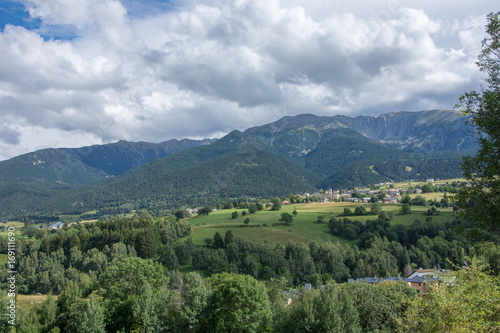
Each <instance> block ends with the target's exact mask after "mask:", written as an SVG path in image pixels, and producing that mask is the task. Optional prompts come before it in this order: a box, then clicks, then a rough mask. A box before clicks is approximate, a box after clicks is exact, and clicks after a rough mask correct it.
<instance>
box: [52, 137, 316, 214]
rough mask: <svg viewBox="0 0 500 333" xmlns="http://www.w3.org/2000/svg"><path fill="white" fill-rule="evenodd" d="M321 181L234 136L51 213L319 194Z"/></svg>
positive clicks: (92, 190) (84, 192) (86, 193)
mask: <svg viewBox="0 0 500 333" xmlns="http://www.w3.org/2000/svg"><path fill="white" fill-rule="evenodd" d="M321 179H322V177H321V176H319V175H317V174H316V173H314V172H311V171H309V170H307V169H305V168H303V167H301V166H300V165H297V164H295V163H293V162H291V161H290V160H288V159H287V158H286V157H284V156H281V155H279V154H278V153H276V152H273V150H272V149H269V147H266V146H262V145H260V144H258V143H255V142H253V140H252V139H251V138H248V137H247V136H246V135H244V134H243V133H241V132H238V131H233V132H231V133H230V134H228V135H227V136H225V137H224V138H222V139H220V140H218V141H216V142H214V143H213V144H211V145H209V146H203V147H195V148H192V149H189V150H186V151H183V152H179V153H177V154H174V155H171V156H168V157H165V158H162V159H158V160H155V161H153V162H151V163H149V164H146V165H144V166H141V167H138V168H135V169H133V170H131V171H129V172H126V173H124V174H122V175H120V176H118V177H115V178H113V179H108V180H106V181H103V182H99V183H96V184H93V185H90V186H88V187H85V188H82V189H78V190H75V191H72V192H70V193H65V194H64V195H62V196H58V197H57V198H54V199H53V200H50V201H49V202H47V203H46V205H45V207H46V208H47V209H53V210H67V209H69V207H75V205H76V206H78V207H83V208H85V207H87V208H90V207H99V206H101V207H102V206H103V205H106V204H111V203H113V205H116V204H123V203H127V202H131V201H134V200H140V199H144V198H148V200H161V201H162V202H163V204H166V205H171V206H173V207H175V205H184V204H186V202H190V201H192V199H190V198H191V197H204V198H234V197H241V196H248V197H265V196H269V195H271V196H275V195H281V194H283V193H289V192H303V191H313V190H314V186H313V185H312V184H315V183H317V182H318V181H320V180H321Z"/></svg>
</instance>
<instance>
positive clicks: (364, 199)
mask: <svg viewBox="0 0 500 333" xmlns="http://www.w3.org/2000/svg"><path fill="white" fill-rule="evenodd" d="M370 201H372V198H371V197H364V198H363V202H366V203H368V202H370Z"/></svg>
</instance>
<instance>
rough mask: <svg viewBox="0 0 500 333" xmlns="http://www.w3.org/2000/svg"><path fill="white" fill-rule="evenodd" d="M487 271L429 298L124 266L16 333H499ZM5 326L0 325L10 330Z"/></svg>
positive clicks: (463, 273)
mask: <svg viewBox="0 0 500 333" xmlns="http://www.w3.org/2000/svg"><path fill="white" fill-rule="evenodd" d="M485 268H486V266H484V265H483V264H481V263H480V262H479V261H477V260H475V259H473V260H472V262H471V265H470V266H469V267H464V268H461V269H459V270H458V271H456V273H455V274H454V275H453V276H451V277H449V279H447V280H446V281H441V282H440V283H439V286H436V287H434V288H432V289H431V291H430V292H428V293H427V294H425V295H424V296H423V297H422V296H420V295H418V294H417V293H416V292H415V290H413V289H412V288H411V287H409V286H408V284H406V283H404V282H393V281H384V282H383V283H380V284H378V285H376V286H372V285H370V284H367V283H364V282H352V283H344V284H340V285H337V284H336V283H335V282H334V281H330V282H328V283H327V284H326V285H325V286H322V287H317V288H313V289H312V290H305V289H304V288H303V287H301V288H298V289H290V288H289V287H288V286H287V283H286V281H284V280H283V279H271V280H269V281H267V283H266V284H264V283H263V282H259V281H257V280H255V279H254V278H252V277H250V276H248V275H239V274H234V273H223V274H217V275H214V276H212V277H211V278H209V279H206V280H205V279H203V278H202V277H201V276H200V275H199V274H198V273H196V272H192V273H186V274H184V275H180V274H179V273H178V272H169V274H168V275H169V276H168V277H167V276H165V275H163V273H162V272H160V270H159V266H158V265H157V264H155V263H153V262H152V261H150V260H144V259H140V258H126V259H124V260H123V261H121V262H119V263H118V264H117V265H116V266H114V267H109V268H108V269H107V270H106V271H105V272H104V274H103V275H102V276H101V278H100V279H99V280H98V281H96V283H89V281H88V280H81V281H80V282H79V283H77V284H71V285H68V286H67V287H66V289H65V290H64V291H63V293H62V294H61V295H60V296H59V297H58V299H57V301H56V300H55V298H53V297H48V298H47V300H46V301H45V302H44V303H42V304H41V305H39V306H36V307H34V308H32V309H30V310H26V309H18V311H17V312H18V313H17V324H16V327H17V332H72V333H74V332H76V333H79V332H102V333H104V332H265V331H273V332H375V331H377V332H395V331H400V332H496V331H498V328H499V327H500V310H499V307H498V304H500V278H499V277H498V276H494V275H490V274H488V273H487V272H486V271H485V270H484V269H485ZM128 271H130V272H133V274H126V272H128ZM140 271H144V272H147V274H145V275H144V276H141V275H140V274H137V273H138V272H140ZM112 281H114V283H111V282H112ZM110 283H111V285H108V284H110ZM1 295H2V296H1V297H0V303H1V304H5V302H6V297H5V293H2V294H1ZM5 310H6V308H5V307H2V314H4V313H5ZM5 318H6V316H5V315H3V316H2V319H1V322H0V327H3V328H4V330H3V331H4V332H9V330H8V329H9V326H8V325H7V323H6V319H5Z"/></svg>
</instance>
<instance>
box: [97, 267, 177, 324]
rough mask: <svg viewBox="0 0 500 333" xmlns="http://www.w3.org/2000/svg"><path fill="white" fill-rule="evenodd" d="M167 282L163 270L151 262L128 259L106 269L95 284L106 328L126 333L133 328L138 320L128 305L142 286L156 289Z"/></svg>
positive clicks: (140, 290) (132, 302)
mask: <svg viewBox="0 0 500 333" xmlns="http://www.w3.org/2000/svg"><path fill="white" fill-rule="evenodd" d="M167 282H168V279H167V278H166V277H165V275H164V274H163V267H162V266H161V265H160V264H157V263H154V262H152V261H151V260H144V259H141V258H138V257H130V258H125V259H123V260H121V261H119V262H117V264H116V265H115V266H110V267H108V268H107V269H106V271H105V272H104V273H103V274H102V275H101V276H100V277H99V281H98V286H99V291H98V294H99V295H100V296H102V297H103V301H104V308H105V317H106V320H107V327H108V329H109V330H110V331H112V332H116V331H121V330H125V331H126V332H129V331H131V330H132V329H133V328H135V327H137V325H138V323H139V321H140V318H136V317H135V316H134V315H133V309H132V306H133V304H134V301H135V299H136V298H137V297H139V295H140V294H141V293H142V291H143V290H142V288H143V287H142V286H143V285H144V284H146V283H147V284H149V285H150V286H151V288H152V289H153V290H156V289H159V288H160V287H161V286H164V285H166V284H167Z"/></svg>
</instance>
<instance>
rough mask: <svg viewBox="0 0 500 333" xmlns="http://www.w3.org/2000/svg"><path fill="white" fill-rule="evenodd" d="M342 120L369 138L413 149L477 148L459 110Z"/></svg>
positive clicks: (447, 149) (340, 119) (450, 149)
mask: <svg viewBox="0 0 500 333" xmlns="http://www.w3.org/2000/svg"><path fill="white" fill-rule="evenodd" d="M335 118H336V120H338V121H339V122H340V123H342V124H344V125H345V126H347V127H349V128H351V129H353V130H355V131H356V132H359V133H361V134H363V135H365V136H367V137H369V138H372V139H376V140H379V141H380V142H382V143H385V144H388V145H390V146H393V147H397V148H400V149H403V150H405V151H411V152H424V153H429V152H437V151H457V152H470V151H471V150H472V151H473V150H475V149H476V148H477V144H476V143H475V141H474V138H473V137H472V129H471V127H469V126H467V125H466V124H465V118H464V117H463V116H462V114H461V112H460V111H456V110H433V111H421V112H391V113H387V114H383V115H380V116H378V117H367V116H358V117H355V118H350V117H345V116H337V117H335Z"/></svg>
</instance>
